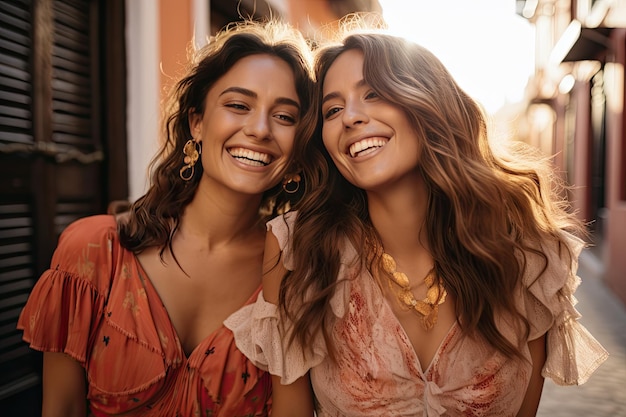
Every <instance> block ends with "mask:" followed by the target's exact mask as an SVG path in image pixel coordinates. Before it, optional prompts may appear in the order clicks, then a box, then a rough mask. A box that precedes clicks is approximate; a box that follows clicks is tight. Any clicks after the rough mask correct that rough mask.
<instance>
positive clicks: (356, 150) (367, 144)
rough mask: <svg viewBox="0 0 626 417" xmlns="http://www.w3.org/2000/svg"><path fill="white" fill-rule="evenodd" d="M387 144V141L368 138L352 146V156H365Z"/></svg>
mask: <svg viewBox="0 0 626 417" xmlns="http://www.w3.org/2000/svg"><path fill="white" fill-rule="evenodd" d="M386 144H387V141H386V140H384V139H380V138H367V139H363V140H361V141H358V142H356V143H353V144H352V145H350V156H351V157H353V158H354V157H355V156H357V155H358V154H361V155H364V154H367V153H369V152H364V151H368V150H369V151H370V152H371V151H373V150H375V149H377V148H381V147H383V146H385V145H386Z"/></svg>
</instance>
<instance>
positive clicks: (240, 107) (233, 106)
mask: <svg viewBox="0 0 626 417" xmlns="http://www.w3.org/2000/svg"><path fill="white" fill-rule="evenodd" d="M226 107H230V108H231V109H236V110H248V106H246V105H245V104H241V103H228V104H227V105H226Z"/></svg>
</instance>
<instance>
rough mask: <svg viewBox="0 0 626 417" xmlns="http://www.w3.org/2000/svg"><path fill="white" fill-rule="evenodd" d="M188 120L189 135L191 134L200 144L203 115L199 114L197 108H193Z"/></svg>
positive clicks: (188, 114) (190, 110)
mask: <svg viewBox="0 0 626 417" xmlns="http://www.w3.org/2000/svg"><path fill="white" fill-rule="evenodd" d="M187 120H188V122H189V131H190V132H189V133H191V136H192V137H193V138H194V139H195V140H196V142H200V141H201V140H199V138H202V114H200V113H197V112H196V109H195V108H191V109H189V112H188V113H187Z"/></svg>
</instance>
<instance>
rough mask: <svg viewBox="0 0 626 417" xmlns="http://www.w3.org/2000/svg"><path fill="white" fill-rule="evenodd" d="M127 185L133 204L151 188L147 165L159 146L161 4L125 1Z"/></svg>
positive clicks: (145, 0) (149, 1) (129, 197)
mask: <svg viewBox="0 0 626 417" xmlns="http://www.w3.org/2000/svg"><path fill="white" fill-rule="evenodd" d="M125 3H126V62H127V71H128V73H127V81H126V82H127V92H128V101H127V104H126V106H127V107H126V111H127V116H128V118H127V120H128V121H127V125H126V130H127V134H128V149H127V150H128V182H129V184H128V185H129V196H128V199H129V200H130V201H131V202H132V201H135V200H136V199H137V198H139V197H141V196H142V195H143V194H144V193H145V192H146V191H147V188H148V184H149V178H148V164H149V163H150V161H151V159H152V157H153V156H154V154H155V152H156V151H157V149H158V147H159V143H160V141H159V130H160V128H159V123H160V115H161V111H160V91H159V90H160V76H159V73H160V70H159V68H160V66H159V60H160V53H159V49H160V43H159V36H160V35H159V2H158V1H154V0H130V1H126V2H125Z"/></svg>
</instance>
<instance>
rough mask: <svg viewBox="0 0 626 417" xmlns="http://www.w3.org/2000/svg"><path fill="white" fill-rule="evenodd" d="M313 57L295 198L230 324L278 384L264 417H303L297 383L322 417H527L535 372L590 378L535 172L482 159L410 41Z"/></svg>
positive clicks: (601, 354)
mask: <svg viewBox="0 0 626 417" xmlns="http://www.w3.org/2000/svg"><path fill="white" fill-rule="evenodd" d="M316 54H317V56H316V58H317V62H316V73H317V80H318V83H319V89H318V97H317V98H318V100H319V105H320V114H321V123H322V126H321V137H318V138H316V139H314V140H313V141H311V142H310V143H309V144H308V148H307V150H306V152H305V153H304V154H303V156H302V157H303V159H302V160H303V161H307V162H306V163H304V162H303V164H302V165H303V173H302V178H303V180H304V181H305V183H306V185H307V190H308V195H307V196H306V197H305V199H304V200H303V201H302V202H301V204H300V205H299V206H298V207H297V212H294V213H289V214H287V215H286V216H282V217H279V218H276V219H274V220H273V221H271V222H270V223H269V226H268V227H269V229H270V232H269V233H268V238H267V242H266V251H265V258H266V261H265V268H266V275H265V277H264V284H263V285H264V287H263V292H262V293H261V295H260V296H259V298H258V300H257V302H256V303H255V304H254V305H250V306H247V307H246V308H245V309H244V310H242V311H241V312H240V313H238V314H236V315H233V316H231V317H230V318H229V319H228V320H227V321H226V323H225V324H226V325H227V327H229V328H231V329H232V330H233V332H234V334H235V339H236V343H237V346H238V347H239V348H240V349H241V350H242V352H244V354H246V355H247V356H248V357H249V358H250V359H251V360H252V361H253V362H254V363H256V364H257V365H258V366H260V367H262V368H264V369H268V370H269V372H270V373H271V374H272V375H273V382H274V388H273V389H274V396H273V401H274V405H275V406H276V408H275V410H274V414H273V417H281V416H288V415H294V416H297V415H298V413H299V412H300V410H299V407H300V405H301V404H306V401H303V398H304V399H306V398H307V396H310V391H309V390H307V384H305V383H303V382H302V381H306V379H307V375H308V376H310V380H311V383H312V387H313V392H314V395H315V398H316V404H317V412H318V415H319V416H353V417H357V416H359V417H364V416H371V417H374V416H377V417H378V416H444V415H445V416H498V417H503V416H504V417H506V416H524V417H526V416H533V415H535V414H536V410H537V406H538V404H539V401H540V398H541V391H542V387H543V380H544V378H545V377H550V378H552V379H554V381H555V382H557V383H559V384H564V385H569V384H581V383H583V382H585V381H586V380H587V378H588V377H589V375H590V374H591V373H592V372H593V371H594V370H595V369H596V368H597V367H598V366H599V365H600V364H601V363H602V362H603V361H604V360H605V359H606V357H607V353H606V351H605V350H604V349H603V348H602V346H600V345H599V344H598V342H597V341H596V340H595V339H594V338H593V337H592V336H591V335H590V334H589V333H588V332H587V331H586V330H585V329H584V328H583V327H582V326H581V325H580V324H579V323H578V321H577V320H578V318H579V314H578V313H577V311H576V310H575V308H574V304H575V299H574V297H573V293H574V291H575V289H576V287H577V286H578V283H579V280H578V278H577V277H576V268H577V259H578V255H579V253H580V251H581V249H582V248H583V247H584V242H583V241H582V240H581V239H580V238H579V237H576V236H580V237H582V236H584V233H583V232H582V227H581V226H580V222H578V221H577V220H576V219H575V218H574V217H573V216H571V215H570V214H568V212H567V211H566V210H565V209H564V207H563V205H562V204H561V203H562V202H561V201H560V200H559V199H558V195H559V194H555V193H553V191H554V188H553V187H554V186H555V184H554V183H552V182H551V178H550V177H549V174H546V172H549V171H546V168H547V167H546V166H544V165H542V162H541V159H534V158H532V155H531V153H530V152H522V150H521V149H518V152H514V151H513V150H511V153H510V154H508V156H504V154H502V155H497V154H496V153H495V152H494V151H493V150H492V149H490V146H489V142H488V137H487V129H486V121H485V118H484V116H483V114H482V112H481V110H480V108H479V106H478V105H477V104H476V103H475V102H474V101H473V100H472V99H471V98H470V97H468V96H467V94H465V93H464V92H463V91H462V90H461V89H460V88H459V86H458V85H457V84H456V83H455V81H454V80H453V79H452V77H451V76H450V74H449V73H448V71H447V70H446V69H445V68H444V67H443V65H442V64H441V63H440V61H439V60H438V59H437V58H436V57H435V56H433V55H432V54H431V53H430V52H429V51H427V50H426V49H424V48H422V47H420V46H419V45H416V44H414V43H411V42H408V41H406V40H404V39H401V38H398V37H394V36H390V35H387V34H382V33H362V32H354V33H352V34H350V33H348V35H347V36H346V37H344V38H342V39H341V40H340V41H339V42H338V43H336V44H329V45H327V46H324V47H322V48H321V49H320V50H318V51H317V52H316ZM305 158H306V159H305ZM296 394H297V395H296Z"/></svg>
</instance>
